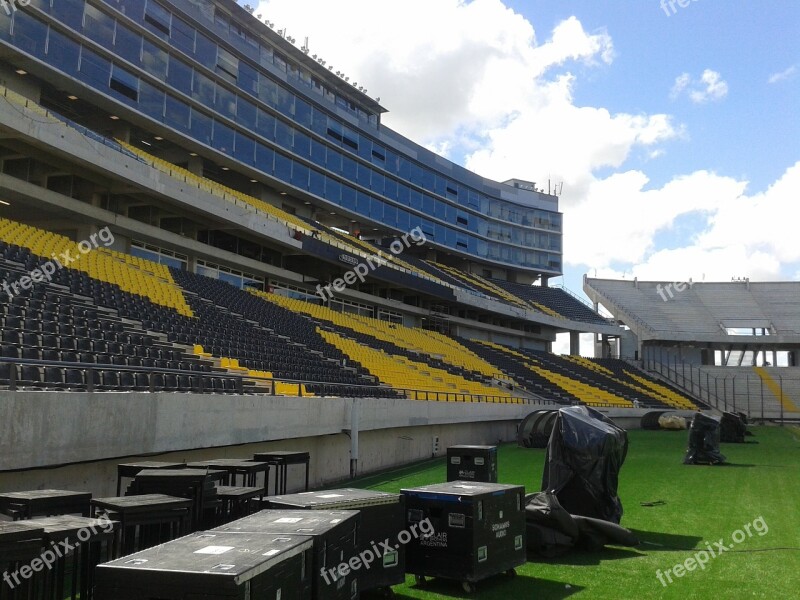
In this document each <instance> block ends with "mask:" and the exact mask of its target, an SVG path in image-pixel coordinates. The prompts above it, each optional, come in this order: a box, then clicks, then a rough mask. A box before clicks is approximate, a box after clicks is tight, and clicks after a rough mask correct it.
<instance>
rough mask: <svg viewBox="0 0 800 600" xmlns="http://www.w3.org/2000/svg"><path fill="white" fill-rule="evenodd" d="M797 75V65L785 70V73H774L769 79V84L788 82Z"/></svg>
mask: <svg viewBox="0 0 800 600" xmlns="http://www.w3.org/2000/svg"><path fill="white" fill-rule="evenodd" d="M796 74H797V65H792V66H791V67H788V68H786V69H784V70H783V71H779V72H778V73H773V74H772V75H770V76H769V79H767V83H778V82H780V81H786V80H787V79H791V78H792V77H794V76H795V75H796Z"/></svg>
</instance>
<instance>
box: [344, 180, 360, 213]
mask: <svg viewBox="0 0 800 600" xmlns="http://www.w3.org/2000/svg"><path fill="white" fill-rule="evenodd" d="M357 198H358V194H357V193H356V190H355V188H352V187H350V186H349V185H346V184H342V206H344V207H345V208H348V209H350V210H352V211H355V210H356V199H357Z"/></svg>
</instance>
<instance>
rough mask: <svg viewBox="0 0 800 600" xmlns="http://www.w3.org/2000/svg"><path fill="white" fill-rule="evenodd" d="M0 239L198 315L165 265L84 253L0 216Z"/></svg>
mask: <svg viewBox="0 0 800 600" xmlns="http://www.w3.org/2000/svg"><path fill="white" fill-rule="evenodd" d="M0 239H2V240H4V241H5V242H7V243H9V244H16V245H18V246H22V247H24V248H27V249H29V250H30V251H31V252H32V253H34V254H36V255H37V256H40V257H42V258H54V259H56V260H59V261H61V260H64V261H65V262H66V261H67V258H66V257H67V256H69V257H70V258H72V259H74V260H73V261H72V262H70V264H69V265H64V266H68V267H69V268H70V269H75V270H78V271H82V272H84V273H86V274H87V275H88V276H89V277H92V278H93V279H97V280H99V281H105V282H107V283H111V284H114V285H117V286H119V288H120V289H122V290H123V291H126V292H130V293H131V294H136V295H139V296H143V297H145V298H148V299H149V300H151V301H152V302H154V303H155V304H159V305H161V306H166V307H168V308H172V309H174V310H175V311H177V312H178V313H179V314H181V315H184V316H187V317H191V316H194V315H193V313H192V309H191V308H190V307H189V305H188V304H187V303H186V298H184V296H183V291H182V290H181V288H180V287H179V286H178V285H177V284H176V283H175V280H174V279H173V278H172V274H171V273H170V272H169V269H168V268H167V267H166V266H165V265H160V264H157V263H154V262H151V261H149V260H145V259H142V258H137V257H135V256H130V255H128V254H123V253H121V252H117V251H115V250H109V249H108V248H103V247H102V246H101V247H98V248H97V249H93V250H90V251H89V252H87V253H85V254H83V253H82V252H81V251H80V249H79V245H78V244H76V243H75V242H73V241H72V240H70V239H69V238H67V237H65V236H63V235H58V234H56V233H52V232H49V231H45V230H43V229H38V228H36V227H31V226H29V225H24V224H22V223H17V222H15V221H9V220H8V219H3V218H0Z"/></svg>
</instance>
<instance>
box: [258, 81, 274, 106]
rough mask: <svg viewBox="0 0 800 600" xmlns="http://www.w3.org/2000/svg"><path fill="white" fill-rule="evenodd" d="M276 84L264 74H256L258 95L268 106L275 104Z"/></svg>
mask: <svg viewBox="0 0 800 600" xmlns="http://www.w3.org/2000/svg"><path fill="white" fill-rule="evenodd" d="M277 96H278V84H277V83H275V82H274V81H272V79H270V78H269V77H267V76H266V75H264V74H262V73H259V74H258V97H259V98H260V99H261V101H262V102H266V103H267V104H269V105H270V106H275V105H276V104H277Z"/></svg>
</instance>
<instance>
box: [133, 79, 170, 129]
mask: <svg viewBox="0 0 800 600" xmlns="http://www.w3.org/2000/svg"><path fill="white" fill-rule="evenodd" d="M139 108H140V109H141V110H142V112H143V113H145V114H146V115H150V116H151V117H153V118H154V119H158V120H159V121H162V120H163V119H164V92H163V91H161V90H159V89H157V88H155V87H153V86H152V85H150V84H149V83H147V82H146V81H142V82H141V83H140V91H139Z"/></svg>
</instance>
